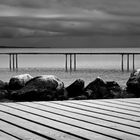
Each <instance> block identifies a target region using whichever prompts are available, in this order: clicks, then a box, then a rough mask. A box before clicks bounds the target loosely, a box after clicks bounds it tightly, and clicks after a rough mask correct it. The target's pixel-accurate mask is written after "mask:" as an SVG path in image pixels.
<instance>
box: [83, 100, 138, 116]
mask: <svg viewBox="0 0 140 140" xmlns="http://www.w3.org/2000/svg"><path fill="white" fill-rule="evenodd" d="M81 102H86V103H90V104H97V105H101V106H106V107H112V108H117V109H122V110H127V111H132V112H137V113H140V111H137V110H132V109H127V108H121V107H116V106H111V105H106V104H104V105H103V104H102V103H103V102H102V103H99V102H98V103H97V102H94V103H92V102H88V101H81ZM110 104H115V103H111V102H110ZM131 115H132V114H131ZM139 117H140V116H139Z"/></svg>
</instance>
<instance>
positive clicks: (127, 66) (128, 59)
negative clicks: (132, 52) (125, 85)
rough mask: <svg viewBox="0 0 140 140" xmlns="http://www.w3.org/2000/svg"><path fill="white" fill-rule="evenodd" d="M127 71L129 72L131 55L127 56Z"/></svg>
mask: <svg viewBox="0 0 140 140" xmlns="http://www.w3.org/2000/svg"><path fill="white" fill-rule="evenodd" d="M127 71H129V54H127Z"/></svg>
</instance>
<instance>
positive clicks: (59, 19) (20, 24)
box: [0, 0, 140, 38]
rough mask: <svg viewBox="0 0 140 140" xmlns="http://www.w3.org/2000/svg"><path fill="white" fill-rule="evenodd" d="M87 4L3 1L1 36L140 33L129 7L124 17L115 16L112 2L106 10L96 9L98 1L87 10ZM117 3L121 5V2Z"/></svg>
mask: <svg viewBox="0 0 140 140" xmlns="http://www.w3.org/2000/svg"><path fill="white" fill-rule="evenodd" d="M33 1H34V2H33ZM95 1H96V0H95ZM95 1H94V2H95ZM104 1H106V0H104ZM128 1H129V0H128ZM77 2H78V0H77ZM100 2H101V1H100ZM75 3H76V1H75ZM84 3H85V2H84V1H81V2H80V1H79V4H80V5H79V6H78V4H77V3H76V6H74V1H72V2H70V1H67V0H65V1H63V0H20V1H19V0H1V1H0V31H1V33H0V37H11V38H12V37H13V38H15V37H30V36H31V37H36V36H43V37H45V36H46V37H48V36H51V37H53V36H94V35H102V34H104V35H139V34H140V18H139V16H138V15H136V16H131V14H130V15H129V13H130V11H131V10H130V11H129V10H128V9H131V8H130V6H129V8H128V9H127V8H125V10H124V11H125V12H127V11H128V13H127V14H123V15H121V14H120V12H119V11H118V13H115V12H114V11H113V10H112V9H113V8H112V7H113V6H114V5H113V3H111V1H110V0H109V2H107V1H106V2H105V3H106V4H105V6H103V8H99V6H97V5H98V4H97V3H98V1H96V6H95V7H94V6H93V7H92V8H89V7H90V6H89V7H87V5H86V6H85V8H84ZM107 3H108V5H109V6H108V7H107V6H106V5H107ZM130 3H131V2H130V1H129V5H130ZM88 4H89V5H90V4H91V0H88ZM117 4H118V5H120V1H119V2H118V3H117ZM63 5H66V7H62V6H63ZM99 5H101V3H100V4H99ZM112 5H113V6H112ZM111 6H112V7H111ZM109 7H110V10H109ZM120 7H121V6H120ZM122 7H123V6H122ZM99 9H100V10H99ZM126 9H127V10H126ZM121 10H122V9H121ZM122 11H123V10H122ZM124 11H123V12H121V13H125V12H124ZM136 11H137V10H135V12H136Z"/></svg>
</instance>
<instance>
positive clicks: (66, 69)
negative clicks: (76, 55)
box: [65, 54, 68, 72]
mask: <svg viewBox="0 0 140 140" xmlns="http://www.w3.org/2000/svg"><path fill="white" fill-rule="evenodd" d="M65 71H66V72H67V71H68V54H65Z"/></svg>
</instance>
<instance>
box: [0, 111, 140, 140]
mask: <svg viewBox="0 0 140 140" xmlns="http://www.w3.org/2000/svg"><path fill="white" fill-rule="evenodd" d="M17 110H20V109H17ZM0 111H1V112H4V113H7V114H9V115H12V116H15V117H19V118H22V119H25V120H27V121H31V122H33V123H37V124H39V125H43V126H45V127H48V125H46V124H42V123H39V122H36V121H33V120H30V119H27V118H25V117H21V116H18V115H15V114H12V113H9V112H6V111H2V110H0ZM20 111H23V110H20ZM23 112H26V113H30V114H33V115H36V116H39V117H43V118H47V119H50V120H53V121H56V122H59V123H63V124H66V125H70V126H73V127H77V128H80V129H84V130H87V131H90V132H94V133H97V134H101V135H104V136H107V137H110V138H114V139H118V140H122V139H121V138H117V137H115V136H111V135H108V134H105V133H101V132H98V131H95V130H91V129H88V128H83V127H81V126H77V125H73V124H70V123H66V122H62V121H58V120H55V119H52V118H49V117H45V116H42V115H38V114H35V113H31V112H28V111H23ZM49 127H50V126H49ZM52 128H53V127H52ZM53 129H54V128H53ZM72 135H73V134H72ZM135 136H140V135H135Z"/></svg>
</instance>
